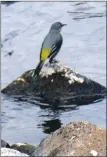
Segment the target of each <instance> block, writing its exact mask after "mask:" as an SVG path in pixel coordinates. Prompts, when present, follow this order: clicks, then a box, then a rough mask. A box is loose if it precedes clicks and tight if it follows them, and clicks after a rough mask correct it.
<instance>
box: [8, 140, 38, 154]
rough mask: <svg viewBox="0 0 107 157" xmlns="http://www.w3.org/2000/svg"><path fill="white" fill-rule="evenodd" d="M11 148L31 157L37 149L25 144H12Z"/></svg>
mask: <svg viewBox="0 0 107 157" xmlns="http://www.w3.org/2000/svg"><path fill="white" fill-rule="evenodd" d="M11 148H12V149H15V150H18V151H20V152H21V153H25V154H28V155H31V154H32V153H33V152H34V151H35V150H36V148H37V147H36V146H33V145H30V144H27V143H16V144H13V145H12V146H11Z"/></svg>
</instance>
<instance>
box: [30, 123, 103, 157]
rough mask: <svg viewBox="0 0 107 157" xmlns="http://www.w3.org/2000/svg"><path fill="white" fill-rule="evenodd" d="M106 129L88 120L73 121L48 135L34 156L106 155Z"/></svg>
mask: <svg viewBox="0 0 107 157" xmlns="http://www.w3.org/2000/svg"><path fill="white" fill-rule="evenodd" d="M105 155H106V131H105V130H104V129H102V128H100V127H97V126H96V125H93V124H91V123H88V122H73V123H70V124H68V125H66V126H64V127H61V128H60V129H58V130H57V131H55V132H54V133H52V134H51V135H48V136H47V137H46V138H45V139H44V140H43V141H42V142H41V143H40V145H39V146H38V148H37V149H36V151H35V152H34V153H33V154H32V156H105Z"/></svg>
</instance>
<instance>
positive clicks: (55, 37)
mask: <svg viewBox="0 0 107 157" xmlns="http://www.w3.org/2000/svg"><path fill="white" fill-rule="evenodd" d="M62 41H63V38H62V35H61V33H60V32H57V31H50V32H49V33H48V34H47V36H46V37H45V39H44V41H43V44H42V48H52V46H54V45H55V44H57V43H60V42H61V43H62Z"/></svg>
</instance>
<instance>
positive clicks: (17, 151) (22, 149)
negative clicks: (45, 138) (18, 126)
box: [1, 140, 37, 156]
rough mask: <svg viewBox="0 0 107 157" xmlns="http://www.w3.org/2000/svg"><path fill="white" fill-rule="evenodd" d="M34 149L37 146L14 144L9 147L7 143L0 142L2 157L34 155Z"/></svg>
mask: <svg viewBox="0 0 107 157" xmlns="http://www.w3.org/2000/svg"><path fill="white" fill-rule="evenodd" d="M4 148H6V149H4ZM8 148H9V149H8ZM36 148H37V146H33V145H30V144H27V143H16V144H13V145H10V144H9V143H8V142H6V141H4V140H1V152H2V156H27V155H31V154H32V153H34V151H35V150H36Z"/></svg>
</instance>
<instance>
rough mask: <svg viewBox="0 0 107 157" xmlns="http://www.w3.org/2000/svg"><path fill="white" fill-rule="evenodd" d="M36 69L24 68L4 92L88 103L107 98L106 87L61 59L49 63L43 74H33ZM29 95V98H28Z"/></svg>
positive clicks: (50, 100) (47, 100)
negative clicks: (35, 75)
mask: <svg viewBox="0 0 107 157" xmlns="http://www.w3.org/2000/svg"><path fill="white" fill-rule="evenodd" d="M33 73H34V70H29V71H27V72H25V73H24V74H23V75H22V76H20V77H18V78H17V79H16V80H14V81H13V82H12V83H10V84H9V85H8V86H7V87H5V88H4V89H2V91H1V92H2V93H4V94H7V95H8V96H12V97H15V98H17V97H18V98H19V97H20V98H22V99H23V98H24V97H27V98H28V97H31V96H34V98H35V100H37V97H38V98H39V101H41V102H43V103H48V104H55V105H60V104H61V105H62V104H64V105H65V104H78V105H81V104H88V103H92V102H95V101H96V100H100V99H103V98H105V96H106V93H107V89H106V88H105V87H104V86H102V85H100V84H99V83H97V82H95V81H92V80H91V79H88V78H87V77H85V76H82V75H80V74H79V73H77V72H74V71H73V70H71V69H69V68H68V67H66V66H64V65H62V64H60V63H58V62H57V63H52V64H49V65H48V64H47V65H45V66H44V67H43V69H42V71H41V73H40V76H39V77H36V78H33V77H32V75H33ZM28 99H29V98H28Z"/></svg>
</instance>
